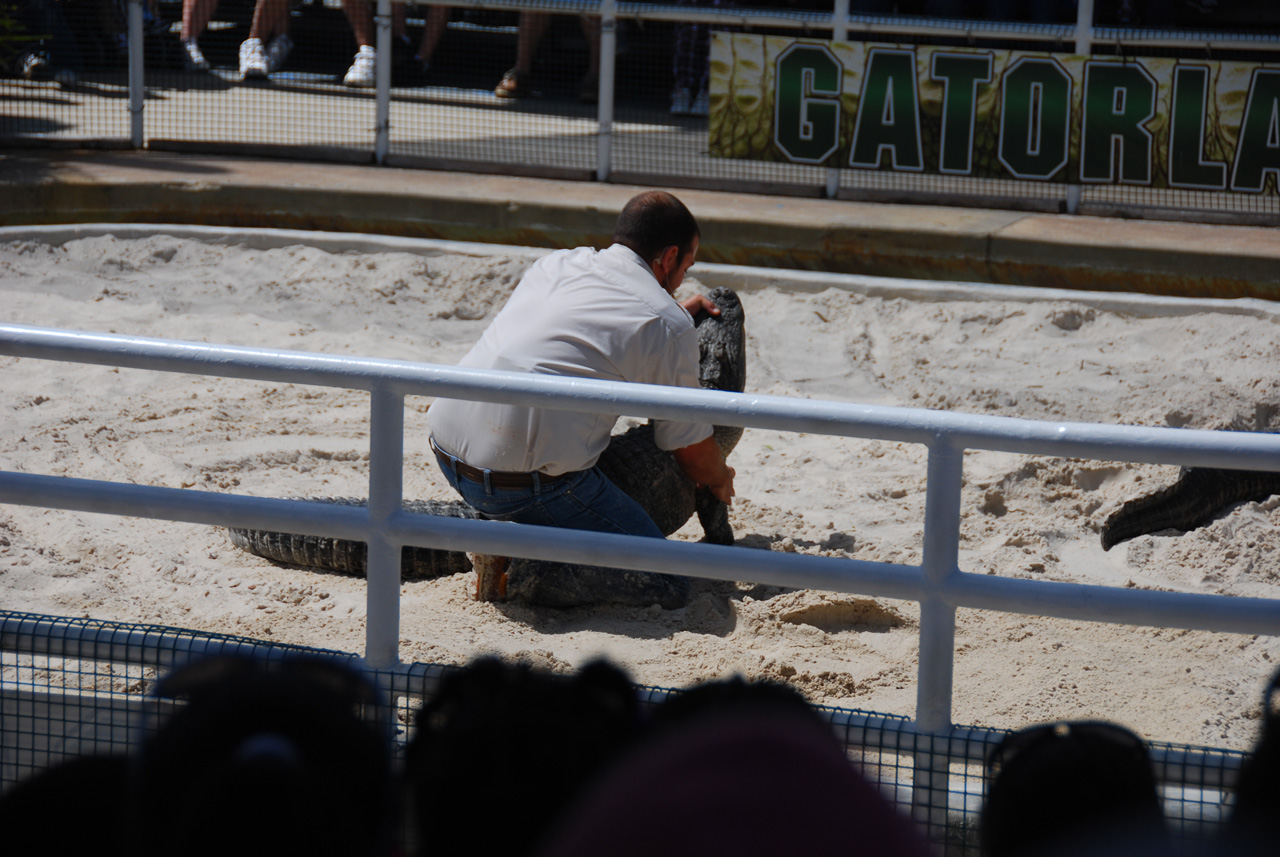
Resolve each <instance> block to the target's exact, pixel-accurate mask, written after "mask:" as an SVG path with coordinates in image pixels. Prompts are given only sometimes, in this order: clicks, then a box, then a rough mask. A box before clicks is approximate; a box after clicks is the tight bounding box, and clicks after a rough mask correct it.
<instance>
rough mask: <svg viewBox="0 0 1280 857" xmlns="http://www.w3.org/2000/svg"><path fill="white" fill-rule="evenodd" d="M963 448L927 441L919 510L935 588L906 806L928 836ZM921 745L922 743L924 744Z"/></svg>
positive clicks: (943, 720) (943, 815)
mask: <svg viewBox="0 0 1280 857" xmlns="http://www.w3.org/2000/svg"><path fill="white" fill-rule="evenodd" d="M963 476H964V450H963V449H961V448H959V447H957V446H955V445H954V444H953V442H952V441H951V439H950V438H948V437H945V436H940V437H937V438H935V440H934V442H933V443H931V444H930V445H929V465H928V486H927V491H928V494H927V495H926V498H925V512H924V518H925V520H924V561H923V563H922V565H923V568H924V574H925V579H926V580H927V581H928V582H929V583H930V584H931V585H932V587H934V588H935V591H933V592H930V593H929V594H927V595H926V596H925V597H924V598H922V599H921V601H920V666H919V673H918V678H917V685H916V728H917V730H918V731H919V732H920V733H922V734H921V735H920V738H919V740H920V744H918V745H917V750H916V753H915V757H914V765H913V768H914V769H913V775H912V798H911V803H912V811H913V816H914V817H915V818H916V820H917V821H918V822H920V823H921V824H923V825H926V826H927V828H928V830H929V834H930V836H931V837H935V836H937V835H938V834H940V833H942V832H943V830H944V829H945V827H946V824H947V800H948V797H949V793H950V771H949V769H950V761H951V760H950V757H949V754H948V753H947V744H948V738H947V735H948V733H949V732H950V731H951V725H952V724H951V690H952V681H953V678H954V661H955V640H956V611H955V607H954V606H952V605H951V603H949V601H948V599H947V598H946V597H945V596H943V595H942V594H939V593H938V592H937V591H936V589H941V588H942V587H944V586H945V584H946V582H947V578H948V577H950V576H951V575H953V574H956V573H958V572H959V556H960V490H961V485H962V481H963ZM926 747H927V749H925V748H926Z"/></svg>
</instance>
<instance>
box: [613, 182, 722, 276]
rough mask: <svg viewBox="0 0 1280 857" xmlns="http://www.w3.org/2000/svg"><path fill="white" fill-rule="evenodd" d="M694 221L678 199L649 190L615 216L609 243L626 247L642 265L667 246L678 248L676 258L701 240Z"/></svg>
mask: <svg viewBox="0 0 1280 857" xmlns="http://www.w3.org/2000/svg"><path fill="white" fill-rule="evenodd" d="M701 235H702V233H701V231H700V230H699V229H698V221H697V220H695V219H694V217H693V214H692V213H691V212H690V211H689V209H687V208H685V205H684V203H683V202H681V201H680V200H678V199H676V198H675V197H674V196H672V195H671V194H669V193H667V192H666V191H661V190H651V191H646V192H645V193H642V194H639V195H638V196H634V197H632V198H631V200H630V201H629V202H628V203H627V204H626V205H625V206H623V208H622V213H621V214H619V215H618V224H617V226H615V227H614V230H613V242H614V243H615V244H622V245H624V246H626V247H630V248H631V249H632V250H634V251H636V253H638V254H639V255H640V258H641V259H643V260H644V261H645V262H652V261H654V260H655V259H657V258H658V257H659V256H661V255H662V252H663V251H664V250H666V249H667V248H668V247H670V246H672V245H675V246H677V247H679V248H680V258H682V259H683V258H684V257H685V256H686V255H688V253H689V251H690V250H692V249H693V239H694V238H698V237H701Z"/></svg>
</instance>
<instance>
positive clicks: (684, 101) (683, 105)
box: [671, 89, 690, 116]
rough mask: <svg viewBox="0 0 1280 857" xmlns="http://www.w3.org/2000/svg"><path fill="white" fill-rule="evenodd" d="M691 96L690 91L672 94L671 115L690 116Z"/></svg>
mask: <svg viewBox="0 0 1280 857" xmlns="http://www.w3.org/2000/svg"><path fill="white" fill-rule="evenodd" d="M689 103H690V96H689V90H687V89H677V90H676V91H675V92H673V93H671V115H672V116H688V115H689Z"/></svg>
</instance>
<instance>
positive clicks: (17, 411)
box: [0, 235, 1280, 749]
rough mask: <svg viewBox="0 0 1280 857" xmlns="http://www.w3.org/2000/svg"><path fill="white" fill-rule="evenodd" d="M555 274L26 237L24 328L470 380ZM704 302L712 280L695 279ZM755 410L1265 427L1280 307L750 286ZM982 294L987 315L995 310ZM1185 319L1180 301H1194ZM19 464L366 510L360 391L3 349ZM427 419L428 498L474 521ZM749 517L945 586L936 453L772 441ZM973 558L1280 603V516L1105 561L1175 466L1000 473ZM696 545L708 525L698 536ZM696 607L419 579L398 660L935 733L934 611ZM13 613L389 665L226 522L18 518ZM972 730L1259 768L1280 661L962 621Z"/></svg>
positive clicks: (1049, 467)
mask: <svg viewBox="0 0 1280 857" xmlns="http://www.w3.org/2000/svg"><path fill="white" fill-rule="evenodd" d="M526 264H527V257H524V256H521V255H518V254H509V255H494V256H471V255H462V254H454V253H443V254H435V255H419V254H412V253H406V252H382V253H371V252H361V253H331V252H327V251H325V250H321V249H316V248H314V247H307V246H289V247H283V248H278V249H268V250H255V249H250V248H248V247H246V246H223V245H218V244H211V243H203V242H200V241H196V240H191V239H188V238H177V237H172V236H164V235H157V236H153V237H149V238H144V239H118V238H114V237H109V236H107V237H94V238H85V239H81V240H74V241H71V242H68V243H67V244H65V245H64V246H57V247H54V246H49V245H46V244H41V243H36V242H29V241H21V242H14V243H10V244H4V245H0V306H3V311H2V312H0V317H3V318H4V319H5V320H6V321H9V322H16V323H21V324H34V325H42V326H47V327H59V328H73V329H82V330H96V331H113V332H117V333H126V334H137V335H140V336H154V337H163V338H169V339H184V340H196V341H205V342H215V343H231V344H238V345H260V346H266V347H271V348H287V349H297V350H303V351H315V352H325V353H330V354H343V355H358V356H368V357H385V358H395V359H409V360H419V361H425V362H436V363H445V364H449V363H453V362H454V361H456V360H457V359H458V358H459V357H460V356H461V355H462V354H463V353H464V352H465V350H466V349H467V348H468V347H469V345H470V343H471V342H472V341H473V340H474V339H475V337H476V336H478V335H479V333H480V331H481V330H482V329H483V327H484V325H485V323H486V320H487V319H488V318H489V317H490V316H491V315H492V314H493V313H494V312H496V311H497V309H498V308H499V307H501V305H502V303H503V300H504V299H505V297H506V295H507V294H508V293H509V292H510V290H511V289H512V288H513V287H514V285H515V283H516V281H517V279H518V278H519V276H520V273H521V271H522V270H523V269H524V267H525V265H526ZM697 274H698V269H697V268H696V267H695V268H694V269H693V271H692V272H691V277H692V278H693V279H694V282H689V283H687V284H686V287H685V289H686V290H688V289H691V288H698V283H697V282H696V277H697ZM741 294H742V299H743V303H744V305H745V308H746V312H747V326H748V330H747V332H748V340H749V361H750V362H749V374H748V389H749V390H752V391H757V392H762V393H769V394H775V395H781V396H791V397H797V398H823V399H835V400H842V401H857V402H867V403H874V404H887V405H901V406H908V407H920V408H939V409H948V410H956V411H963V412H970V413H979V414H993V415H1007V416H1016V417H1024V418H1030V419H1044V420H1067V421H1073V422H1099V423H1125V424H1135V425H1151V426H1165V425H1170V426H1187V427H1194V428H1214V429H1221V428H1229V427H1234V428H1240V429H1250V430H1252V429H1257V428H1262V427H1266V426H1270V425H1273V424H1275V423H1276V422H1277V421H1280V417H1278V416H1277V415H1278V414H1280V378H1277V375H1276V371H1275V367H1276V366H1277V365H1280V340H1278V339H1277V337H1276V329H1277V328H1276V320H1277V318H1280V310H1278V309H1277V308H1275V307H1274V306H1267V305H1262V304H1257V303H1254V304H1248V305H1244V306H1242V307H1240V309H1241V311H1239V312H1227V311H1222V310H1219V309H1216V308H1205V307H1198V306H1195V305H1176V304H1172V303H1170V304H1164V305H1162V306H1160V307H1155V306H1153V307H1148V308H1145V309H1144V305H1143V304H1141V303H1139V302H1135V303H1132V304H1127V303H1125V302H1124V301H1119V302H1110V303H1104V304H1097V305H1096V304H1094V303H1093V302H1091V300H1090V296H1088V295H1084V294H1081V295H1078V296H1058V297H1055V298H1054V299H1053V300H1047V301H1033V300H1024V299H1023V295H1022V293H1021V292H1020V291H1014V292H1011V293H1010V297H1009V298H1008V299H1001V298H999V297H998V296H997V297H989V298H988V299H979V295H978V293H977V292H973V293H969V292H963V293H957V294H954V295H951V296H950V298H949V299H935V300H926V299H922V298H920V297H918V296H913V297H903V296H895V295H894V294H893V293H892V292H885V293H880V292H876V293H873V294H867V293H861V292H857V291H852V292H851V291H848V290H841V289H818V290H807V291H806V290H794V289H787V288H781V287H776V286H768V285H766V286H760V287H756V288H750V289H746V290H744V291H742V293H741ZM983 294H986V295H989V294H990V292H985V293H983ZM1179 306H1180V307H1181V308H1180V309H1179V308H1178V307H1179ZM0 377H2V378H3V383H0V412H2V413H3V414H4V417H3V420H0V468H3V469H6V470H18V471H25V472H30V473H41V474H52V475H65V476H75V477H82V478H89V479H107V480H117V481H128V482H136V483H141V484H147V485H160V486H167V487H173V488H179V487H193V488H198V489H200V490H205V491H226V492H237V493H244V494H250V495H258V496H273V497H278V496H298V495H357V496H363V495H364V494H365V493H366V491H367V478H368V474H367V469H368V454H367V439H366V431H367V414H368V402H367V397H366V396H365V395H364V394H363V393H357V392H345V391H336V390H330V389H325V388H316V387H302V386H286V385H273V384H263V383H256V382H247V381H237V380H223V379H216V378H204V377H195V376H189V375H178V374H169V373H152V372H141V371H136V370H127V369H119V370H117V369H111V368H107V367H97V366H80V365H75V364H61V363H54V362H46V361H37V360H30V359H16V358H9V357H4V358H0ZM429 405H430V402H429V401H428V400H425V399H421V398H412V399H410V400H409V403H408V408H407V412H406V428H407V433H408V436H407V438H406V449H405V454H406V470H405V493H406V496H408V497H413V498H424V499H427V498H439V499H451V498H452V497H451V491H450V489H449V488H448V486H447V485H446V484H445V483H444V481H443V479H442V478H441V477H440V475H439V473H438V472H437V470H436V467H435V464H434V460H433V458H432V456H431V455H430V452H429V450H428V448H427V437H426V432H425V414H426V411H427V408H428V407H429ZM732 463H733V464H734V465H735V466H736V467H737V470H738V474H739V475H738V501H737V503H736V505H735V506H734V508H733V510H732V514H731V519H732V523H733V526H734V529H735V531H736V533H737V534H738V539H739V543H740V545H742V547H743V548H744V549H747V550H775V551H799V552H804V553H816V554H823V555H828V556H846V557H856V558H859V559H869V560H883V561H894V562H908V563H914V562H918V561H919V559H920V552H921V532H922V520H923V511H924V500H925V491H924V487H925V482H924V475H925V451H924V450H923V449H922V448H918V447H914V446H910V445H906V444H898V443H886V442H879V441H864V440H849V439H840V438H832V437H827V436H816V435H794V434H782V433H779V432H774V431H765V430H756V429H748V430H747V432H746V434H745V435H744V437H743V440H742V442H741V444H740V445H739V447H738V449H737V450H736V452H735V453H734V456H733V459H732ZM965 474H966V484H965V491H964V497H963V508H964V518H963V521H962V534H961V539H962V541H961V566H962V568H964V569H965V570H967V571H977V572H986V573H991V574H1000V575H1006V576H1012V577H1030V578H1036V579H1043V580H1072V581H1082V582H1091V583H1106V584H1110V585H1115V586H1134V587H1144V588H1156V589H1168V590H1177V591H1187V592H1210V593H1229V594H1237V595H1249V596H1260V597H1280V552H1278V551H1277V545H1280V526H1278V525H1280V497H1274V498H1272V499H1270V500H1267V501H1265V502H1261V503H1247V504H1243V505H1241V506H1239V507H1237V508H1235V509H1233V510H1232V511H1230V512H1229V513H1228V514H1224V515H1222V516H1220V517H1219V518H1218V519H1217V520H1215V521H1214V522H1213V523H1212V524H1211V525H1209V526H1207V527H1205V528H1203V529H1200V530H1197V531H1194V532H1192V533H1188V534H1185V535H1175V534H1172V533H1164V534H1158V535H1154V536H1146V537H1141V538H1139V539H1136V540H1134V541H1132V542H1129V543H1126V544H1123V545H1121V546H1119V547H1117V548H1115V549H1113V550H1112V551H1110V552H1104V551H1103V550H1102V548H1101V546H1100V544H1099V541H1098V529H1099V527H1100V525H1101V523H1102V522H1103V521H1104V520H1105V519H1106V517H1107V515H1109V514H1110V512H1111V511H1113V510H1114V509H1115V508H1116V507H1117V506H1118V505H1119V504H1120V503H1121V502H1123V501H1124V500H1126V499H1128V498H1130V497H1132V496H1135V495H1137V494H1141V493H1145V492H1148V491H1150V490H1153V489H1154V488H1156V487H1157V486H1160V485H1163V484H1166V483H1168V482H1170V481H1172V480H1173V479H1174V478H1175V477H1176V475H1177V468H1176V467H1172V466H1157V465H1125V464H1116V463H1109V462H1092V461H1075V460H1062V459H1053V458H1038V457H1026V456H1019V455H1012V454H996V453H971V454H969V455H968V456H967V457H966V465H965ZM699 536H700V532H699V529H698V527H697V524H696V521H695V522H693V523H692V524H690V525H689V526H687V527H686V528H685V530H682V531H681V532H680V533H678V534H677V536H676V537H677V538H689V539H696V538H698V537H699ZM698 586H699V590H698V591H699V594H698V595H697V597H696V598H695V599H694V600H693V602H692V603H691V604H690V606H688V607H687V608H684V609H681V610H676V611H670V612H663V611H660V610H657V609H656V608H655V609H649V610H640V609H622V608H616V609H614V608H611V609H596V610H568V611H549V610H536V611H535V610H531V609H528V608H523V607H520V606H515V605H495V604H488V603H479V602H476V601H474V600H472V598H471V587H472V580H471V579H470V577H469V576H464V575H458V576H454V577H446V578H443V579H439V580H434V581H427V582H417V583H407V584H404V585H403V586H402V617H401V638H402V642H401V656H402V658H404V659H405V660H416V661H430V662H441V663H462V662H465V661H467V660H469V659H471V658H472V657H474V656H476V655H478V654H481V653H501V654H503V655H506V656H511V657H522V658H525V659H528V660H531V661H533V662H535V663H538V664H542V665H545V666H549V667H552V668H557V669H571V668H573V667H576V666H578V665H580V664H581V663H583V662H584V661H586V660H588V659H590V658H592V657H594V656H596V655H605V656H608V657H610V658H613V659H614V660H615V661H617V662H619V663H620V664H621V665H623V666H624V667H626V668H627V669H628V670H629V671H630V672H631V674H632V676H633V677H634V678H635V679H636V680H637V681H640V682H643V683H645V684H653V685H661V686H670V687H678V686H684V685H687V684H690V683H692V682H695V681H699V680H702V679H707V678H712V677H717V676H723V675H728V674H732V673H741V674H743V675H746V676H751V677H768V678H773V679H783V680H786V681H788V682H791V683H792V684H794V685H795V686H796V687H797V688H799V689H800V690H801V691H803V692H804V693H805V694H806V695H808V697H809V698H810V699H811V700H813V701H815V702H821V703H829V704H834V705H840V706H846V707H853V708H861V709H867V710H873V711H880V712H886V713H894V714H904V715H912V714H913V713H914V707H915V677H916V631H917V622H918V613H919V611H918V608H917V607H916V605H915V604H913V603H907V602H897V601H891V600H886V599H871V598H859V597H855V596H849V595H836V594H831V593H823V592H817V591H809V590H798V591H789V590H784V589H780V588H776V587H766V586H758V585H752V584H749V583H741V584H737V585H734V584H712V583H702V584H698ZM0 605H3V607H5V608H7V609H12V610H24V611H32V612H39V613H51V614H59V615H68V616H86V617H93V618H97V619H104V620H120V621H136V622H148V623H159V624H165V625H173V626H178V627H184V628H192V629H198V630H205V631H213V632H220V633H230V634H241V635H247V636H252V637H258V638H263V639H270V640H279V641H286V642H290V643H298V644H304V645H314V646H323V647H329V648H338V649H343V650H347V651H352V652H360V651H361V650H362V649H363V645H364V582H363V581H362V580H359V579H353V578H347V577H342V576H337V575H333V574H322V573H316V572H312V571H306V570H301V569H295V568H281V567H278V566H275V565H272V564H271V563H269V562H267V561H265V560H262V559H259V558H257V557H253V556H250V555H247V554H244V553H242V552H241V551H239V550H237V549H236V548H234V547H233V546H232V544H231V542H230V539H229V537H228V535H227V533H226V532H225V531H222V530H217V529H213V528H210V527H202V526H194V525H187V524H173V523H167V522H160V521H151V520H139V519H133V518H115V517H109V516H104V515H91V514H79V513H72V512H62V511H47V510H44V509H39V508H29V507H23V506H13V505H7V506H0ZM956 642H957V649H956V658H955V662H956V678H955V699H954V718H955V720H956V722H958V723H964V724H976V725H986V726H999V727H1013V726H1019V725H1023V724H1026V723H1030V722H1035V721H1041V720H1045V719H1050V718H1058V717H1099V718H1109V719H1114V720H1118V721H1120V722H1123V723H1125V724H1127V725H1129V726H1130V727H1132V728H1134V729H1135V730H1136V731H1138V732H1139V733H1140V734H1142V735H1143V736H1145V737H1147V738H1150V739H1155V740H1166V741H1177V742H1186V743H1193V744H1208V745H1212V746H1220V747H1229V748H1238V749H1244V748H1247V747H1248V746H1249V745H1250V744H1251V743H1252V741H1253V740H1254V738H1255V736H1256V728H1257V725H1258V723H1259V718H1260V715H1261V707H1260V693H1261V688H1262V687H1263V685H1264V684H1265V682H1266V681H1267V679H1269V677H1270V676H1271V674H1272V672H1273V671H1274V670H1275V668H1276V666H1277V664H1280V642H1278V641H1277V639H1276V638H1272V637H1251V636H1243V635H1233V634H1213V633H1204V632H1188V631H1182V630H1165V629H1150V628H1125V627H1114V626H1109V625H1104V624H1092V623H1085V622H1071V621H1062V620H1051V619H1042V618H1037V617H1023V616H1010V615H1003V614H998V613H988V612H980V611H974V610H962V611H961V612H960V615H959V627H958V630H957V641H956Z"/></svg>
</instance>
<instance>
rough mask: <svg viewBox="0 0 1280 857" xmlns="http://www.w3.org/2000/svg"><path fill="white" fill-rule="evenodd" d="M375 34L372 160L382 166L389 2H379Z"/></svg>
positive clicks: (387, 143) (387, 116) (387, 115)
mask: <svg viewBox="0 0 1280 857" xmlns="http://www.w3.org/2000/svg"><path fill="white" fill-rule="evenodd" d="M376 11H377V14H376V15H375V16H374V22H375V23H376V24H377V35H376V36H375V37H374V41H376V42H377V43H378V44H377V45H376V46H375V50H377V52H378V55H377V58H376V59H375V61H374V65H373V82H374V84H375V87H376V88H375V90H374V102H375V104H376V107H375V108H374V112H375V119H374V134H373V158H374V160H375V161H376V162H377V163H379V164H381V163H383V162H384V161H386V159H387V152H388V151H389V150H390V148H391V0H378V7H377V10H376Z"/></svg>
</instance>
